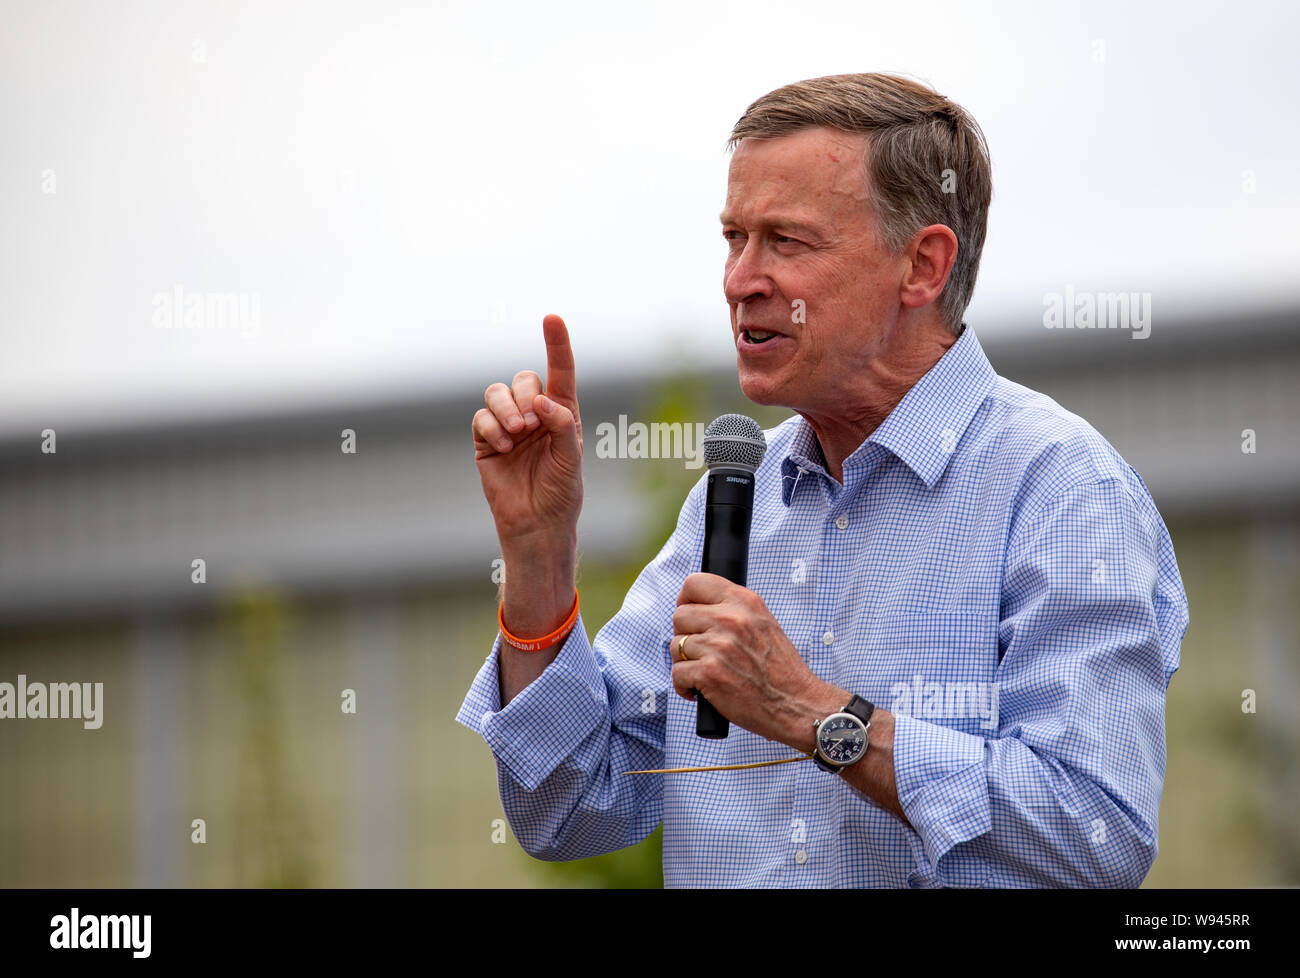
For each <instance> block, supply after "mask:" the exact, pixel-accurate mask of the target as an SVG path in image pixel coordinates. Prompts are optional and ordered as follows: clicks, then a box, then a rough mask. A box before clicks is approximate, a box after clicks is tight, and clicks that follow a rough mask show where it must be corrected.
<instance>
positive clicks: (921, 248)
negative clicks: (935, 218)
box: [899, 224, 957, 309]
mask: <svg viewBox="0 0 1300 978" xmlns="http://www.w3.org/2000/svg"><path fill="white" fill-rule="evenodd" d="M907 258H908V266H907V270H906V271H905V272H904V274H903V281H902V283H901V286H900V288H901V292H900V295H899V299H900V301H902V303H903V305H905V306H907V307H908V308H909V309H920V308H921V307H922V306H928V305H929V304H930V303H932V302H934V301H935V300H936V299H938V298H939V294H940V293H941V292H943V287H944V285H946V284H947V282H948V275H949V273H950V272H951V271H952V266H953V263H954V262H956V261H957V235H955V234H953V232H952V228H950V227H948V225H946V224H931V225H930V226H929V227H925V228H922V229H921V230H920V231H917V232H916V234H915V235H913V236H912V240H911V242H910V243H909V244H908V246H907Z"/></svg>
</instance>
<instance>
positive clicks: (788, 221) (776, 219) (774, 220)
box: [718, 211, 821, 235]
mask: <svg viewBox="0 0 1300 978" xmlns="http://www.w3.org/2000/svg"><path fill="white" fill-rule="evenodd" d="M718 220H719V221H721V222H722V223H723V224H724V225H726V224H734V223H735V219H734V218H733V217H732V216H731V215H730V214H728V213H727V212H726V211H723V212H722V213H721V214H719V215H718ZM764 223H765V224H767V226H768V227H778V228H789V229H790V230H791V231H800V232H802V233H804V234H811V235H820V234H821V231H819V230H818V229H817V228H816V227H814V226H813V225H811V224H806V223H804V222H803V221H797V220H795V219H794V218H792V217H786V216H784V215H781V214H774V215H772V216H771V217H768V218H767V220H766V221H765V222H764Z"/></svg>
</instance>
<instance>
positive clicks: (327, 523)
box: [0, 310, 1300, 887]
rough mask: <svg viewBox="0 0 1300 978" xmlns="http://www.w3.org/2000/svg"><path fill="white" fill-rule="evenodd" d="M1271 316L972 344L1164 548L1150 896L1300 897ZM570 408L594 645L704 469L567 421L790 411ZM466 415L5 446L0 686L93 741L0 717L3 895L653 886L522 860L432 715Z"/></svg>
mask: <svg viewBox="0 0 1300 978" xmlns="http://www.w3.org/2000/svg"><path fill="white" fill-rule="evenodd" d="M1297 326H1300V310H1286V311H1282V312H1279V313H1278V314H1276V315H1273V316H1262V317H1256V318H1250V319H1241V320H1238V321H1226V320H1205V321H1200V322H1196V321H1191V322H1185V323H1178V324H1167V326H1166V328H1165V329H1163V330H1161V331H1159V332H1158V333H1153V335H1152V336H1150V337H1148V338H1147V339H1146V340H1141V341H1135V340H1134V339H1133V338H1132V337H1131V336H1130V335H1128V334H1127V333H1123V332H1114V331H1112V332H1109V333H1104V334H1103V333H1097V332H1091V333H1090V332H1087V331H1077V332H1071V331H1047V330H1044V329H1042V328H1041V326H1037V325H1035V324H1031V325H1030V326H1028V327H1027V328H1026V329H1024V330H1023V331H1021V332H1019V333H1017V334H1016V335H1017V336H1019V337H1021V339H1018V340H1016V341H1015V342H1007V341H998V342H986V347H987V351H988V353H989V356H990V358H991V359H992V361H993V363H994V365H995V367H997V368H998V370H999V372H1001V373H1003V374H1004V375H1007V376H1010V377H1011V378H1012V379H1015V380H1017V381H1019V382H1021V383H1024V384H1026V385H1028V386H1031V387H1034V388H1036V389H1038V390H1042V391H1044V392H1045V393H1048V394H1049V395H1051V396H1052V397H1054V398H1056V399H1057V400H1058V401H1059V402H1060V403H1061V404H1062V405H1064V406H1065V407H1066V408H1068V409H1070V410H1072V411H1074V412H1075V413H1078V414H1080V415H1082V416H1083V417H1085V418H1087V419H1089V420H1090V421H1091V422H1092V423H1093V424H1094V425H1095V426H1096V427H1097V428H1098V429H1099V430H1100V431H1101V432H1102V433H1103V434H1104V435H1105V436H1106V437H1107V438H1108V439H1109V440H1110V441H1111V442H1112V444H1114V445H1115V446H1116V447H1117V448H1118V449H1119V451H1120V452H1121V453H1122V454H1123V455H1124V456H1125V458H1126V459H1128V460H1129V462H1130V463H1131V464H1132V465H1134V466H1135V467H1136V468H1137V469H1138V471H1139V472H1140V473H1141V474H1142V476H1143V478H1144V479H1145V481H1146V482H1147V484H1148V486H1149V488H1150V489H1151V491H1152V493H1153V495H1154V497H1155V499H1156V502H1157V505H1158V506H1159V507H1160V509H1161V512H1162V514H1163V515H1164V517H1165V519H1166V522H1167V523H1168V525H1169V527H1170V530H1171V534H1172V536H1173V540H1174V545H1175V549H1176V551H1177V554H1178V560H1179V566H1180V569H1181V572H1182V575H1183V579H1184V583H1185V586H1186V589H1187V593H1188V597H1189V601H1190V606H1191V625H1190V627H1189V629H1188V632H1187V637H1186V639H1185V641H1184V644H1183V653H1182V668H1181V669H1180V670H1179V672H1178V673H1177V674H1176V675H1175V677H1174V680H1173V683H1172V685H1171V689H1170V694H1169V701H1168V718H1167V730H1168V772H1167V780H1166V784H1165V794H1164V798H1163V801H1162V806H1161V826H1160V831H1161V838H1160V855H1159V858H1158V859H1157V862H1156V864H1155V867H1154V869H1153V871H1152V873H1151V875H1150V877H1149V878H1148V885H1167V886H1228V887H1235V886H1256V885H1270V884H1291V885H1295V884H1300V826H1298V825H1297V823H1296V820H1295V817H1294V813H1295V811H1296V806H1297V804H1298V803H1300V796H1298V792H1297V783H1298V779H1297V765H1298V764H1300V725H1298V724H1297V710H1296V707H1295V703H1296V694H1297V692H1298V691H1300V677H1298V669H1300V662H1298V661H1297V656H1296V649H1297V647H1300V586H1298V585H1297V582H1298V581H1300V505H1298V504H1300V496H1298V495H1297V492H1296V487H1297V486H1300V429H1297V426H1296V423H1295V421H1296V418H1297V417H1300V385H1298V384H1297V383H1296V378H1297V377H1300V329H1297ZM580 397H581V399H582V410H583V421H584V428H585V430H586V432H587V439H586V443H587V450H586V457H585V459H584V465H585V476H586V508H585V509H584V512H583V517H582V522H581V525H580V548H581V553H582V558H581V566H580V586H581V589H582V593H583V601H584V608H585V609H586V615H585V617H586V619H587V621H588V623H589V625H590V627H591V628H593V629H594V628H596V627H598V624H603V622H604V621H605V620H607V619H608V618H609V617H610V615H612V614H613V613H614V611H615V610H617V608H618V606H619V604H620V603H621V599H622V596H623V594H624V593H625V591H626V589H627V587H628V586H630V584H631V582H632V580H633V579H634V577H635V575H636V573H637V572H638V571H639V570H640V568H641V567H642V566H643V565H644V564H645V563H646V562H647V561H648V560H649V559H650V558H651V557H653V555H654V554H655V553H656V552H657V550H658V549H659V547H660V546H661V545H662V542H663V540H664V539H666V537H667V534H668V533H669V532H670V531H671V528H672V526H673V524H674V523H675V521H676V516H677V510H678V508H679V506H680V505H681V502H682V501H683V499H684V498H685V494H686V492H687V491H688V490H689V488H690V486H691V485H692V484H693V483H694V482H695V481H696V479H698V478H699V477H700V475H701V473H702V472H703V470H702V469H699V468H690V467H688V466H687V464H686V463H685V461H684V460H680V459H679V460H671V459H668V460H643V459H602V458H598V457H597V455H596V452H595V451H594V446H595V443H596V438H595V434H594V433H595V431H596V428H597V427H598V426H599V425H600V424H601V423H602V422H605V421H609V422H612V423H615V424H617V422H618V418H619V416H620V415H626V416H627V417H628V418H629V419H631V420H634V421H636V420H640V421H643V422H646V423H653V422H665V423H674V422H693V421H707V420H709V419H711V418H712V417H714V416H716V415H717V414H719V413H722V412H724V411H728V410H739V411H745V412H748V413H750V414H752V415H754V416H756V417H757V418H758V419H759V420H760V423H762V424H764V425H765V426H771V425H774V424H776V423H778V422H779V421H780V420H781V419H782V418H784V417H786V416H788V415H787V413H786V412H783V411H781V410H779V409H770V408H755V406H753V405H751V404H750V403H749V402H748V401H746V400H745V399H744V398H743V396H741V394H740V392H739V389H738V388H737V385H736V379H735V376H734V375H732V374H728V373H725V372H704V373H698V374H693V375H680V376H677V377H674V378H672V379H659V380H654V381H646V382H641V383H637V384H628V383H615V382H597V383H592V384H588V385H586V386H585V387H583V388H580ZM480 398H481V395H480V394H479V392H477V391H471V390H467V391H464V392H463V393H462V394H460V395H458V396H455V397H447V398H443V399H438V400H433V399H430V400H427V401H416V402H409V403H394V404H389V405H382V404H381V405H376V404H369V405H365V406H356V407H352V408H348V407H345V406H336V407H330V408H328V409H323V410H320V411H316V412H310V413H303V414H294V415H290V414H276V415H267V416H264V417H252V418H242V419H239V420H230V421H226V422H223V423H209V424H205V425H194V424H184V425H170V426H168V425H160V426H155V427H149V428H144V427H133V428H122V429H105V430H102V431H99V432H97V433H95V434H93V435H82V434H79V433H78V432H77V431H75V430H71V431H61V432H58V433H57V437H58V441H57V449H58V450H57V453H55V454H53V455H49V454H42V453H41V451H40V443H41V439H40V438H39V437H38V436H37V435H36V434H35V433H32V434H29V435H28V436H26V437H24V438H21V439H10V440H8V441H6V442H4V443H3V444H2V445H0V539H2V540H3V541H4V545H3V548H2V549H0V681H10V682H13V681H15V677H16V676H17V674H18V673H20V672H21V673H25V674H26V675H27V677H28V679H29V681H46V682H56V681H102V682H104V683H105V688H104V721H103V726H102V728H100V729H99V730H93V731H87V730H84V729H83V728H82V726H81V724H80V723H79V722H77V721H73V720H29V721H22V720H9V721H0V785H3V786H4V801H3V803H0V885H4V886H263V885H284V886H296V885H309V886H340V885H348V886H476V885H486V886H511V885H519V886H525V885H538V884H542V885H566V884H569V883H572V884H575V885H602V884H613V885H659V884H660V883H661V879H660V877H659V875H658V874H659V848H658V833H656V835H655V836H653V837H651V839H650V840H648V841H647V842H646V843H643V844H642V845H641V846H639V847H636V848H635V849H633V850H628V851H625V852H623V853H620V854H617V855H615V856H611V857H602V858H601V859H598V860H588V861H582V862H578V863H574V864H570V865H566V866H558V867H557V866H553V865H551V864H545V863H540V862H538V861H536V860H533V859H531V858H530V857H529V856H527V855H526V854H524V853H523V852H522V850H520V849H519V847H518V845H517V843H515V842H514V840H513V839H512V838H511V837H510V834H509V831H508V829H504V828H503V825H502V824H501V823H500V822H498V821H497V820H498V819H501V818H502V813H501V811H500V804H499V801H498V798H497V794H496V778H495V771H494V765H493V761H492V758H491V754H490V753H489V751H488V749H487V747H486V745H485V744H484V743H483V742H482V740H481V739H480V738H478V737H476V736H475V735H473V734H472V733H470V732H469V731H467V730H465V729H464V728H462V727H460V726H459V725H458V724H455V723H454V722H453V721H452V717H453V715H454V713H455V711H456V709H457V707H458V706H459V704H460V701H461V699H462V697H463V695H464V693H465V691H466V690H467V689H468V686H469V683H470V680H471V679H472V678H473V675H474V673H475V672H476V671H477V669H478V667H479V666H480V664H481V663H482V661H483V658H484V657H485V656H486V655H487V654H488V652H489V651H490V650H491V646H492V642H493V639H494V638H495V635H496V622H495V616H494V611H495V602H496V595H497V588H496V584H495V583H494V580H493V575H494V571H495V570H496V567H495V566H494V561H495V560H496V558H497V557H498V553H497V548H496V537H495V530H494V527H493V524H492V520H491V517H490V514H489V512H488V510H487V506H486V503H485V502H484V501H483V497H482V492H481V489H480V487H479V484H478V475H477V471H476V470H475V467H474V464H473V461H472V458H473V450H472V446H471V444H470V436H469V419H470V417H471V416H472V414H473V412H474V411H475V410H476V409H477V405H478V403H480ZM345 430H350V431H352V432H355V445H356V449H357V451H356V452H355V454H350V453H345V452H343V451H342V447H341V446H342V444H343V438H344V435H343V432H344V431H345ZM1252 432H1253V437H1252V435H1251V433H1252ZM1252 442H1253V444H1252ZM1245 449H1253V450H1251V451H1247V450H1245ZM196 558H201V559H202V560H204V561H205V564H206V582H205V583H201V584H200V583H195V582H194V581H193V580H192V578H193V574H192V561H193V560H194V559H196ZM592 637H594V634H593V636H592ZM348 689H350V690H354V691H355V695H356V703H357V710H356V713H355V714H347V713H344V712H343V710H342V708H341V696H342V695H343V694H342V691H343V690H348ZM1245 690H1254V691H1255V695H1256V698H1257V703H1256V710H1257V712H1244V711H1243V709H1242V703H1243V694H1244V691H1245ZM1099 722H1105V720H1104V718H1099ZM738 776H752V774H749V775H738ZM195 818H202V819H204V820H205V823H206V832H207V841H206V843H205V844H202V845H197V844H193V843H191V841H190V836H191V832H192V829H191V823H192V820H193V819H195ZM494 837H495V838H496V839H498V840H503V841H495V842H494V841H493V840H494Z"/></svg>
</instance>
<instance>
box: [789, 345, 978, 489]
mask: <svg viewBox="0 0 1300 978" xmlns="http://www.w3.org/2000/svg"><path fill="white" fill-rule="evenodd" d="M996 380H997V373H996V371H994V369H993V365H992V364H991V363H989V360H988V357H987V356H985V355H984V349H983V347H981V346H980V343H979V340H977V339H976V338H975V331H974V330H973V329H971V328H970V326H966V327H965V328H964V329H963V330H962V333H961V336H959V337H957V342H956V343H954V344H953V345H952V346H950V347H949V348H948V349H947V351H946V352H945V353H944V355H943V356H942V357H940V358H939V362H938V363H936V364H935V365H934V366H933V367H931V368H930V369H929V370H928V371H927V372H926V374H925V376H923V377H922V378H921V379H920V380H918V381H917V382H916V383H915V384H913V385H912V387H911V389H910V390H908V392H907V393H906V394H904V395H903V399H902V400H901V401H899V402H898V404H897V405H895V407H894V410H892V411H890V412H889V416H888V417H886V418H885V420H884V421H882V422H881V423H880V426H879V427H878V428H876V430H875V431H873V432H872V433H871V435H870V436H869V437H868V438H867V440H866V441H864V442H863V443H862V445H860V446H859V447H858V448H857V450H856V451H854V452H853V454H852V455H850V456H849V457H848V458H847V459H845V460H844V472H845V476H846V479H847V476H848V473H849V472H850V471H851V470H852V469H853V468H854V467H856V466H858V465H861V464H865V462H866V461H867V455H868V452H864V449H865V448H866V447H867V446H868V445H879V446H880V447H881V448H884V449H886V450H887V451H889V452H891V453H892V454H893V455H895V456H896V457H897V458H898V459H899V461H901V462H903V464H905V465H906V466H907V467H908V468H910V469H911V470H912V471H913V472H915V473H916V475H917V477H918V478H919V479H920V480H921V481H922V482H923V483H925V486H926V488H927V489H933V488H934V486H935V484H936V483H938V481H939V478H940V477H941V476H942V475H943V473H944V470H945V469H946V468H947V467H948V462H949V460H950V459H951V458H952V456H953V454H954V453H955V451H956V448H957V445H958V443H959V442H960V441H961V437H962V434H963V433H964V432H965V431H966V428H967V427H968V426H969V425H970V422H971V420H972V419H973V418H974V417H975V412H976V411H978V410H979V407H980V405H981V404H982V403H983V402H984V398H985V397H986V396H987V395H988V393H989V391H990V390H991V389H992V388H993V384H994V382H995V381H996ZM807 469H814V470H820V471H821V472H822V473H823V474H826V475H827V478H829V474H828V473H826V470H825V456H824V455H823V454H822V451H821V446H820V445H819V444H818V442H817V435H816V432H814V431H813V429H812V427H811V426H810V425H809V424H808V422H807V421H806V420H805V419H804V418H803V417H802V416H798V417H797V418H796V419H795V430H794V433H793V436H792V437H791V440H790V450H789V452H788V453H787V454H786V457H785V458H784V459H782V461H781V473H782V475H783V476H784V478H783V479H782V480H781V483H782V487H781V498H782V500H783V501H784V502H785V504H786V505H787V506H788V505H790V497H791V494H792V493H793V491H794V485H795V482H796V481H797V480H798V477H799V472H800V470H807Z"/></svg>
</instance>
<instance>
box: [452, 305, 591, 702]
mask: <svg viewBox="0 0 1300 978" xmlns="http://www.w3.org/2000/svg"><path fill="white" fill-rule="evenodd" d="M542 332H543V334H544V335H545V337H546V392H545V394H543V393H542V381H541V378H540V377H538V376H537V374H536V373H535V372H534V371H532V370H521V371H520V372H519V373H517V374H515V379H514V383H513V386H512V387H506V385H505V384H493V385H492V386H491V387H489V388H488V389H487V390H486V391H485V392H484V394H483V397H484V400H485V401H486V403H487V407H486V408H483V409H481V410H479V412H478V413H477V414H475V415H474V425H473V427H474V460H475V462H476V463H477V465H478V474H479V478H480V479H481V480H482V482H483V494H484V495H485V496H487V501H488V506H490V507H491V509H492V516H493V518H494V519H495V520H496V524H497V536H498V537H499V538H500V540H501V554H502V556H503V557H504V558H505V572H506V574H505V594H504V597H503V598H502V609H501V617H502V620H503V621H504V622H505V625H506V627H507V628H508V629H509V630H510V632H511V633H512V634H514V635H517V636H519V637H520V638H528V639H532V638H536V637H538V636H540V635H549V634H550V633H551V632H552V631H554V630H555V629H556V628H558V627H559V626H560V624H561V623H562V622H563V621H564V619H565V616H566V615H568V613H569V611H570V609H572V607H573V583H574V579H575V575H576V573H577V563H578V515H579V513H581V512H582V421H581V420H580V418H579V416H578V393H577V386H576V384H575V382H574V378H573V350H572V349H571V348H570V347H569V331H568V330H567V329H566V328H565V326H564V320H563V319H561V318H560V317H559V316H555V315H550V316H547V317H546V318H545V319H543V320H542ZM561 646H562V643H560V642H556V643H554V644H552V645H551V646H549V647H548V648H545V649H538V650H537V651H536V652H519V651H517V650H515V649H512V648H511V647H510V646H509V645H508V644H505V643H503V644H502V646H501V648H502V653H501V668H500V683H501V705H502V706H503V707H504V706H505V705H506V704H507V703H509V702H510V701H511V700H512V699H514V698H515V696H516V695H518V693H519V691H520V690H522V689H524V688H525V687H526V686H527V685H528V684H529V683H531V682H532V681H533V680H534V679H536V678H537V677H538V676H539V675H541V673H542V671H543V670H545V668H546V667H547V665H549V664H550V663H551V662H552V661H554V659H555V657H556V656H557V655H559V651H560V648H561Z"/></svg>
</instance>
